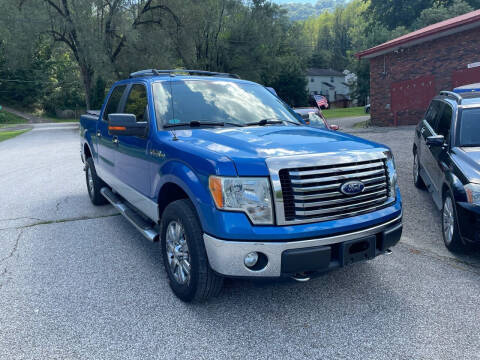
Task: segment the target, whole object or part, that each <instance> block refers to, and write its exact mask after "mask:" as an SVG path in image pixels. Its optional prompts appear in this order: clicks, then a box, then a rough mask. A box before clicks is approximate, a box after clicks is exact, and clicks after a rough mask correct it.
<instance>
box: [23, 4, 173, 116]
mask: <svg viewBox="0 0 480 360" xmlns="http://www.w3.org/2000/svg"><path fill="white" fill-rule="evenodd" d="M19 1H20V2H19V4H20V7H22V6H23V5H24V4H25V3H27V2H31V3H34V4H36V5H38V6H39V8H40V9H42V10H44V13H45V16H46V18H47V20H48V22H49V26H48V27H46V28H44V29H43V31H44V32H45V33H48V34H50V35H51V36H52V38H53V40H54V41H56V42H61V43H63V44H65V45H66V46H67V47H68V48H69V49H70V51H71V52H72V54H73V57H74V59H75V60H76V62H77V64H78V66H79V68H80V74H81V78H82V82H83V86H84V90H85V99H86V100H85V102H86V106H87V109H90V99H91V97H92V87H93V79H94V76H95V69H96V68H98V67H99V66H100V65H99V63H101V62H102V61H104V57H105V56H106V57H107V58H108V59H109V60H110V63H111V65H112V66H113V67H114V69H115V62H116V60H117V58H118V56H119V55H120V53H121V52H122V50H123V49H124V47H125V45H126V43H127V42H128V36H127V34H126V33H123V34H122V35H119V34H118V33H117V31H116V30H115V29H114V28H113V24H114V23H116V22H118V23H121V22H122V21H121V20H120V19H118V18H119V17H120V16H121V15H125V14H124V12H127V13H130V14H133V16H132V18H133V21H132V22H131V25H130V28H132V29H136V28H137V27H139V26H141V25H146V24H160V23H161V16H162V15H163V13H168V14H169V15H171V16H173V17H175V15H174V13H173V12H172V11H171V10H170V8H169V7H168V6H166V5H164V4H160V3H157V2H154V0H136V1H131V0H130V1H128V0H82V1H74V0H19ZM127 18H128V17H127ZM102 45H104V46H102ZM115 70H116V69H115ZM117 74H119V73H118V71H117Z"/></svg>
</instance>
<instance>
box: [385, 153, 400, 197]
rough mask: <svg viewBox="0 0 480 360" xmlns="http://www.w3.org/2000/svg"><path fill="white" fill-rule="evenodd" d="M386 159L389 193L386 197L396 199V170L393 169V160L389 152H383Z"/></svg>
mask: <svg viewBox="0 0 480 360" xmlns="http://www.w3.org/2000/svg"><path fill="white" fill-rule="evenodd" d="M384 154H385V156H386V157H387V169H388V182H389V192H388V197H391V198H394V199H396V198H397V169H396V168H395V158H394V157H393V154H392V152H391V151H390V150H388V151H385V152H384Z"/></svg>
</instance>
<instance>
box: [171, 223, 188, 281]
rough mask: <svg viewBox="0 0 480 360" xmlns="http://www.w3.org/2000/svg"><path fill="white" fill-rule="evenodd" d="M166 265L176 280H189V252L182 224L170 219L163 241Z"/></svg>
mask: <svg viewBox="0 0 480 360" xmlns="http://www.w3.org/2000/svg"><path fill="white" fill-rule="evenodd" d="M165 246H166V251H167V257H168V265H169V267H170V271H171V272H172V275H173V277H174V279H175V281H176V282H178V283H179V284H182V285H184V284H188V283H189V282H190V272H191V265H190V264H191V262H190V252H189V250H188V244H187V240H186V236H185V230H184V228H183V226H182V225H181V224H180V223H179V222H177V221H171V222H170V223H169V224H168V226H167V233H166V241H165Z"/></svg>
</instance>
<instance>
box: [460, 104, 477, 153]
mask: <svg viewBox="0 0 480 360" xmlns="http://www.w3.org/2000/svg"><path fill="white" fill-rule="evenodd" d="M459 133H460V134H459V142H460V146H480V109H464V110H462V115H461V117H460V131H459Z"/></svg>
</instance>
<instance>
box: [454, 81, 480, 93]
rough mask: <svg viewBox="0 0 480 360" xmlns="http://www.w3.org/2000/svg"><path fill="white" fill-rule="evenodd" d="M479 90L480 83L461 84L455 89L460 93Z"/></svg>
mask: <svg viewBox="0 0 480 360" xmlns="http://www.w3.org/2000/svg"><path fill="white" fill-rule="evenodd" d="M479 91H480V83H476V84H469V85H464V86H459V87H457V88H455V89H453V92H455V93H458V94H461V93H466V92H479Z"/></svg>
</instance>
